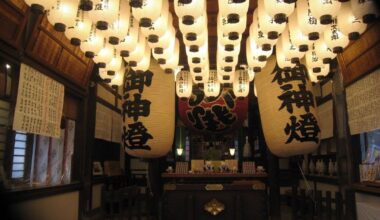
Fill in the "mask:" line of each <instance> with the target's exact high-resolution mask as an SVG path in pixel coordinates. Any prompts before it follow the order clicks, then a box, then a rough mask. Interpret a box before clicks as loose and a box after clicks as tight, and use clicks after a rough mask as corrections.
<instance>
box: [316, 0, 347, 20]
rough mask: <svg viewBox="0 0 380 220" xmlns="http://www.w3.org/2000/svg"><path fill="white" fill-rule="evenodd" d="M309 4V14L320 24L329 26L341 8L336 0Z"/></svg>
mask: <svg viewBox="0 0 380 220" xmlns="http://www.w3.org/2000/svg"><path fill="white" fill-rule="evenodd" d="M309 4H310V11H311V14H312V15H313V16H314V17H317V18H318V19H319V20H320V21H321V24H331V22H332V20H333V18H334V17H335V16H336V15H337V14H338V11H339V9H340V6H341V3H340V2H339V1H338V0H327V1H326V0H311V1H309Z"/></svg>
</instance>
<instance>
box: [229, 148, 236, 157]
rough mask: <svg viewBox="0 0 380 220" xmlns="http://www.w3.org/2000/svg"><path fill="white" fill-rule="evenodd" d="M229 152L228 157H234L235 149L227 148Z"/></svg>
mask: <svg viewBox="0 0 380 220" xmlns="http://www.w3.org/2000/svg"><path fill="white" fill-rule="evenodd" d="M229 151H230V155H231V156H235V148H232V147H231V148H229Z"/></svg>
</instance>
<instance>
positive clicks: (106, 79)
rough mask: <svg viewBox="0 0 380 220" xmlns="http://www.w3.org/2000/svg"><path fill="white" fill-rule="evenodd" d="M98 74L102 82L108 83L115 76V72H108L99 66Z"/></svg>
mask: <svg viewBox="0 0 380 220" xmlns="http://www.w3.org/2000/svg"><path fill="white" fill-rule="evenodd" d="M99 76H100V78H101V79H102V80H103V81H104V82H106V83H110V82H111V80H112V79H113V78H114V77H115V73H112V74H109V71H108V70H107V69H106V68H99Z"/></svg>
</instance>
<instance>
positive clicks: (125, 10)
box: [107, 1, 133, 45]
mask: <svg viewBox="0 0 380 220" xmlns="http://www.w3.org/2000/svg"><path fill="white" fill-rule="evenodd" d="M130 17H131V14H130V7H129V4H128V2H127V1H120V5H119V9H118V14H117V18H116V20H114V21H113V22H111V23H109V28H108V31H107V32H108V37H109V42H110V43H111V44H113V45H116V44H118V43H119V41H120V40H122V39H123V38H124V37H125V36H126V35H127V34H128V29H129V22H130ZM132 22H133V21H132Z"/></svg>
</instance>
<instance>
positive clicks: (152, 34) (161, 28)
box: [140, 0, 172, 43]
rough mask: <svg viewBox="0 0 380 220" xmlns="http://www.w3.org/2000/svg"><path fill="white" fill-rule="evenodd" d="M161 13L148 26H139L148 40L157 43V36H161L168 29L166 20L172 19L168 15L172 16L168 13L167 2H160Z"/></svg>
mask: <svg viewBox="0 0 380 220" xmlns="http://www.w3.org/2000/svg"><path fill="white" fill-rule="evenodd" d="M161 10H162V11H161V12H162V13H161V15H160V16H159V17H158V18H157V19H156V20H154V21H152V23H151V25H150V26H149V27H140V30H141V33H142V34H143V35H145V37H146V38H147V39H148V42H151V43H157V42H158V40H159V38H160V37H162V36H163V35H164V34H165V32H166V31H167V29H168V25H171V23H170V24H169V23H168V22H169V21H171V20H172V19H170V18H169V16H172V15H171V14H170V13H169V2H168V1H166V0H165V1H163V3H162V9H161Z"/></svg>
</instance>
